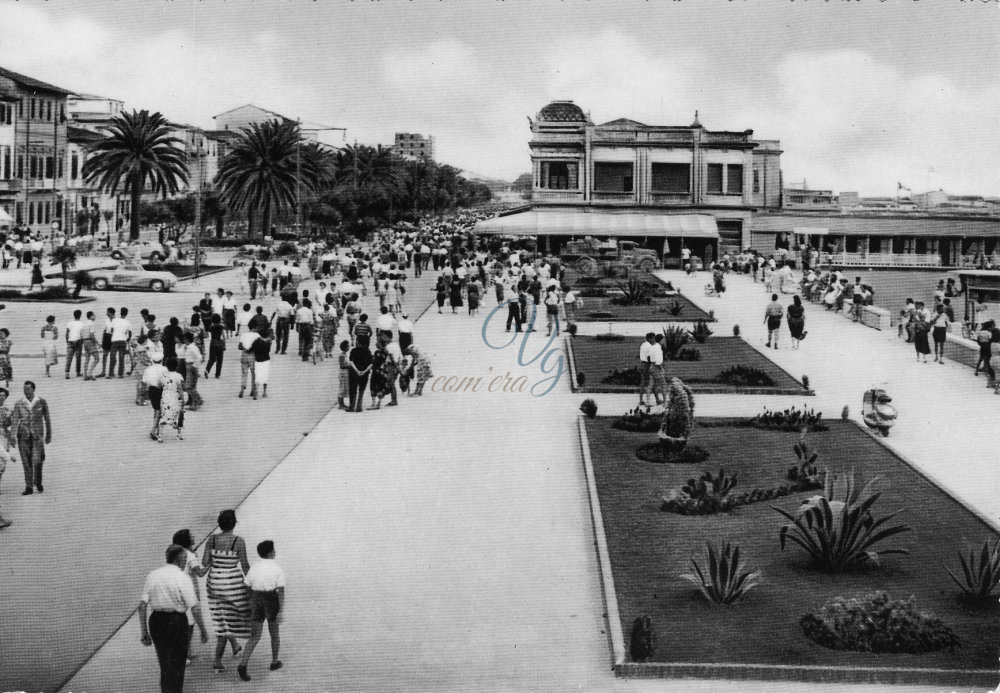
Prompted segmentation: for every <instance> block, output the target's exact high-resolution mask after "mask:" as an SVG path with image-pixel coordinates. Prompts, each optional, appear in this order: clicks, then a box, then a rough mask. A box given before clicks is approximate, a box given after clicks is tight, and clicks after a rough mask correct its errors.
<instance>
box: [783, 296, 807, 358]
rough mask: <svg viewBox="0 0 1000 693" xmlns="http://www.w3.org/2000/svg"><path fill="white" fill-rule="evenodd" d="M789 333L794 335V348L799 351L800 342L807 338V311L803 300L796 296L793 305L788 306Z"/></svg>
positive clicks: (793, 298)
mask: <svg viewBox="0 0 1000 693" xmlns="http://www.w3.org/2000/svg"><path fill="white" fill-rule="evenodd" d="M786 319H787V320H788V331H789V332H790V333H791V334H792V348H793V349H798V348H799V342H801V341H802V339H803V338H804V337H805V336H806V332H805V327H806V309H805V307H804V306H803V305H802V299H801V298H800V297H799V296H798V294H796V295H795V296H792V305H790V306H788V316H787V318H786Z"/></svg>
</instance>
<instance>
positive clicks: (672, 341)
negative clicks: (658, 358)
mask: <svg viewBox="0 0 1000 693" xmlns="http://www.w3.org/2000/svg"><path fill="white" fill-rule="evenodd" d="M690 338H691V333H690V332H688V331H687V330H685V329H684V328H683V327H666V326H664V327H663V342H662V343H661V346H662V347H663V355H664V357H666V358H668V359H671V360H677V356H678V355H679V354H680V353H681V349H683V348H684V346H685V345H686V344H687V343H688V339H690Z"/></svg>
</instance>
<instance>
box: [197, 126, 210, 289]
mask: <svg viewBox="0 0 1000 693" xmlns="http://www.w3.org/2000/svg"><path fill="white" fill-rule="evenodd" d="M207 155H208V152H206V151H205V150H203V149H202V146H201V142H199V143H198V145H197V146H196V147H195V151H194V157H195V159H196V165H197V169H196V171H195V198H194V281H195V283H197V282H198V279H199V278H200V277H201V183H202V174H201V164H202V160H203V159H204V158H205V157H206V156H207Z"/></svg>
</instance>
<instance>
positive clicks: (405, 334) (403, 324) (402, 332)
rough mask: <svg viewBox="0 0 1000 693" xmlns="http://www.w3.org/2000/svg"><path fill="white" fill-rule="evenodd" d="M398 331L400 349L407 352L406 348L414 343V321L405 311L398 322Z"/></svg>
mask: <svg viewBox="0 0 1000 693" xmlns="http://www.w3.org/2000/svg"><path fill="white" fill-rule="evenodd" d="M396 332H398V333H399V349H400V351H402V352H403V353H404V354H405V353H406V350H407V349H409V348H410V345H411V344H413V323H412V322H411V321H410V316H409V315H407V314H406V313H403V314H402V315H401V316H400V320H399V322H397V323H396Z"/></svg>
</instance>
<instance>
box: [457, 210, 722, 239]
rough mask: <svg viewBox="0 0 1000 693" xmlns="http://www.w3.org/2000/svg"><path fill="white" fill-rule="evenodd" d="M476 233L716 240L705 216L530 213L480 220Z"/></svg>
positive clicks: (716, 231) (712, 224)
mask: <svg viewBox="0 0 1000 693" xmlns="http://www.w3.org/2000/svg"><path fill="white" fill-rule="evenodd" d="M475 232H476V233H481V234H493V235H510V236H615V237H618V238H621V237H628V236H651V237H658V238H682V237H683V238H704V239H717V238H719V229H718V227H717V226H716V224H715V217H713V216H711V215H708V214H638V213H625V214H600V213H591V212H540V211H534V210H532V211H530V212H522V213H520V214H511V215H510V216H506V217H497V218H495V219H487V220H485V221H480V222H479V223H477V224H476V228H475Z"/></svg>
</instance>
